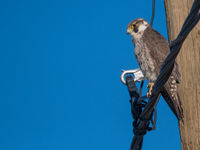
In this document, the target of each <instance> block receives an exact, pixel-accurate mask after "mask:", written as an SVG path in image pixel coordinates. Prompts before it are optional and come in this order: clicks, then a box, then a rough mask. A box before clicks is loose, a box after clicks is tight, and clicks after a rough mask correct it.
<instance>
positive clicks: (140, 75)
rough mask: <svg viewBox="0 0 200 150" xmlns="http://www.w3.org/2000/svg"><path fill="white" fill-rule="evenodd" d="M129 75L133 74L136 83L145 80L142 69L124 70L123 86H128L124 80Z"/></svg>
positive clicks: (122, 75)
mask: <svg viewBox="0 0 200 150" xmlns="http://www.w3.org/2000/svg"><path fill="white" fill-rule="evenodd" d="M127 74H133V75H134V76H135V78H134V81H135V82H140V81H142V80H144V75H143V73H142V71H141V69H139V68H138V69H132V70H122V74H121V77H120V78H121V81H122V83H123V84H126V80H125V79H124V78H125V76H126V75H127Z"/></svg>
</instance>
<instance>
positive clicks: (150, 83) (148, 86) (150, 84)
mask: <svg viewBox="0 0 200 150" xmlns="http://www.w3.org/2000/svg"><path fill="white" fill-rule="evenodd" d="M153 86H154V83H153V82H149V84H148V85H147V88H149V90H148V92H147V97H149V96H151V91H152V88H153Z"/></svg>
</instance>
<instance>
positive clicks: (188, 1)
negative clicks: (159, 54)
mask: <svg viewBox="0 0 200 150" xmlns="http://www.w3.org/2000/svg"><path fill="white" fill-rule="evenodd" d="M164 1H165V9H166V18H167V28H168V38H169V41H172V40H174V39H175V38H176V37H177V35H178V33H179V32H180V29H181V27H182V25H183V23H184V21H185V19H186V17H187V15H188V13H189V11H190V9H191V7H192V4H193V2H194V0H164ZM177 61H178V64H179V68H180V72H181V83H180V85H179V86H178V92H179V96H180V99H181V103H182V108H183V114H184V119H183V122H179V128H180V135H181V145H182V150H200V23H198V24H197V25H196V27H195V28H194V29H193V30H192V32H191V33H190V34H189V36H188V37H187V39H186V40H185V41H184V44H183V46H182V49H181V52H180V54H179V55H178V58H177Z"/></svg>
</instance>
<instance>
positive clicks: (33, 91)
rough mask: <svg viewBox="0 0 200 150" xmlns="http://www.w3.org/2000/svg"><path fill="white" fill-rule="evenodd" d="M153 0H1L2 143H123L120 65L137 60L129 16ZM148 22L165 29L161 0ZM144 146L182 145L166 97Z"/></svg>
mask: <svg viewBox="0 0 200 150" xmlns="http://www.w3.org/2000/svg"><path fill="white" fill-rule="evenodd" d="M151 3H152V1H151V0H138V1H135V0H124V1H122V0H96V1H94V0H85V1H83V0H76V1H75V0H74V1H72V0H54V1H53V0H48V1H47V0H29V1H27V0H17V1H13V0H2V1H1V2H0V20H1V23H0V41H1V42H0V49H1V51H0V61H1V63H0V69H1V74H0V90H1V94H0V149H1V150H80V149H83V150H102V149H103V150H127V149H129V146H130V143H131V139H132V136H133V133H132V118H131V113H130V104H129V95H128V91H127V88H126V86H124V85H123V84H121V82H120V74H121V69H131V68H137V67H138V64H137V62H136V60H135V57H134V54H133V51H134V48H133V45H132V42H131V38H130V37H129V36H128V35H126V26H127V24H128V23H129V22H130V21H131V20H133V19H136V18H145V19H146V20H148V21H149V20H150V17H151ZM153 27H154V28H155V29H156V30H158V31H159V32H161V33H162V34H163V35H164V36H165V37H167V29H166V22H165V12H164V4H163V1H156V16H155V21H154V25H153ZM156 127H157V128H156V130H155V131H152V132H149V133H148V134H147V135H146V136H145V138H144V146H143V149H144V150H147V149H148V150H161V149H162V150H168V149H176V150H180V149H181V145H180V139H179V131H178V123H177V121H176V119H175V117H174V116H173V114H172V112H171V111H170V110H169V108H168V107H167V105H166V103H165V102H164V100H163V99H161V101H160V102H159V104H158V123H157V126H156Z"/></svg>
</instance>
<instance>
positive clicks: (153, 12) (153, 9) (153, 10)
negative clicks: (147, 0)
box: [150, 0, 155, 26]
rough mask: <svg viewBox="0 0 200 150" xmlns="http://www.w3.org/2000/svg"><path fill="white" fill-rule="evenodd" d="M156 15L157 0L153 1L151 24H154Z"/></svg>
mask: <svg viewBox="0 0 200 150" xmlns="http://www.w3.org/2000/svg"><path fill="white" fill-rule="evenodd" d="M154 16H155V0H153V3H152V15H151V23H150V25H151V26H152V25H153V20H154Z"/></svg>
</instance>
